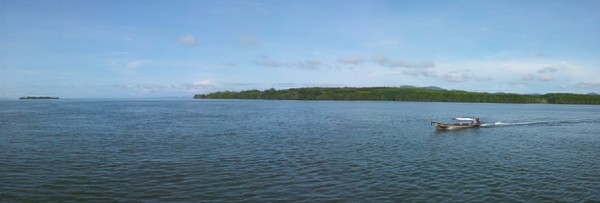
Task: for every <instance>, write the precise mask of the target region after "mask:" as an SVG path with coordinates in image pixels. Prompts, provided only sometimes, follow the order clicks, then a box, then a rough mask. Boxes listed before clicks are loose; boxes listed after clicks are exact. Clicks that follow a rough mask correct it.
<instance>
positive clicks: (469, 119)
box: [453, 118, 475, 121]
mask: <svg viewBox="0 0 600 203" xmlns="http://www.w3.org/2000/svg"><path fill="white" fill-rule="evenodd" d="M453 119H454V120H457V121H475V119H474V118H453Z"/></svg>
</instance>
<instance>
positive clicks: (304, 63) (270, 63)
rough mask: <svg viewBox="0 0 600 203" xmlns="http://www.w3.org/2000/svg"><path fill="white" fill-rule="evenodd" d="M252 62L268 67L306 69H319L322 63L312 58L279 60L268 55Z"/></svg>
mask: <svg viewBox="0 0 600 203" xmlns="http://www.w3.org/2000/svg"><path fill="white" fill-rule="evenodd" d="M254 64H256V65H259V66H264V67H269V68H299V69H306V70H319V69H320V68H321V66H322V65H323V63H321V61H319V60H314V59H309V60H297V61H287V62H281V61H276V60H273V59H269V58H268V57H263V58H261V59H260V60H255V61H254Z"/></svg>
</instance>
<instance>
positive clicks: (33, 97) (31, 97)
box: [19, 96, 58, 100]
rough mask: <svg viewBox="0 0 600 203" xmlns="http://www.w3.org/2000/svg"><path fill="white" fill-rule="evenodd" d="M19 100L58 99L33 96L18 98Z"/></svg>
mask: <svg viewBox="0 0 600 203" xmlns="http://www.w3.org/2000/svg"><path fill="white" fill-rule="evenodd" d="M19 99H20V100H23V99H58V97H35V96H27V97H19Z"/></svg>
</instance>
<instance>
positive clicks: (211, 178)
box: [0, 100, 600, 202]
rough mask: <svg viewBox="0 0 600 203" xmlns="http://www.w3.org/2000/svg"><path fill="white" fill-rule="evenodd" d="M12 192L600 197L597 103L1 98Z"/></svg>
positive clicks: (49, 195)
mask: <svg viewBox="0 0 600 203" xmlns="http://www.w3.org/2000/svg"><path fill="white" fill-rule="evenodd" d="M430 115H431V116H433V117H434V118H435V119H437V120H440V121H447V120H448V119H449V118H451V117H459V116H477V117H480V118H481V119H482V120H483V121H484V122H487V123H488V125H487V126H485V127H482V128H479V129H466V130H459V131H448V132H440V131H436V130H435V129H434V128H433V127H432V126H430V124H429V121H428V118H427V117H428V116H430ZM13 201H16V202H31V201H33V202H52V201H56V202H65V201H72V202H90V201H91V202H114V201H127V202H130V201H133V202H136V201H153V202H170V201H184V202H188V201H200V202H222V201H226V202H264V201H285V202H319V201H342V202H345V201H349V202H382V201H386V202H415V201H419V202H421V201H425V202H446V201H447V202H465V201H477V202H482V201H483V202H497V201H505V202H544V201H551V202H553V201H564V202H585V201H595V202H598V201H600V106H586V105H539V104H470V103H412V102H369V101H360V102H349V101H261V100H28V101H0V202H13Z"/></svg>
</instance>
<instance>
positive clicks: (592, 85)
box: [574, 82, 600, 93]
mask: <svg viewBox="0 0 600 203" xmlns="http://www.w3.org/2000/svg"><path fill="white" fill-rule="evenodd" d="M574 87H575V88H577V89H584V90H589V91H594V92H597V93H600V82H580V83H577V84H575V85H574Z"/></svg>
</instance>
